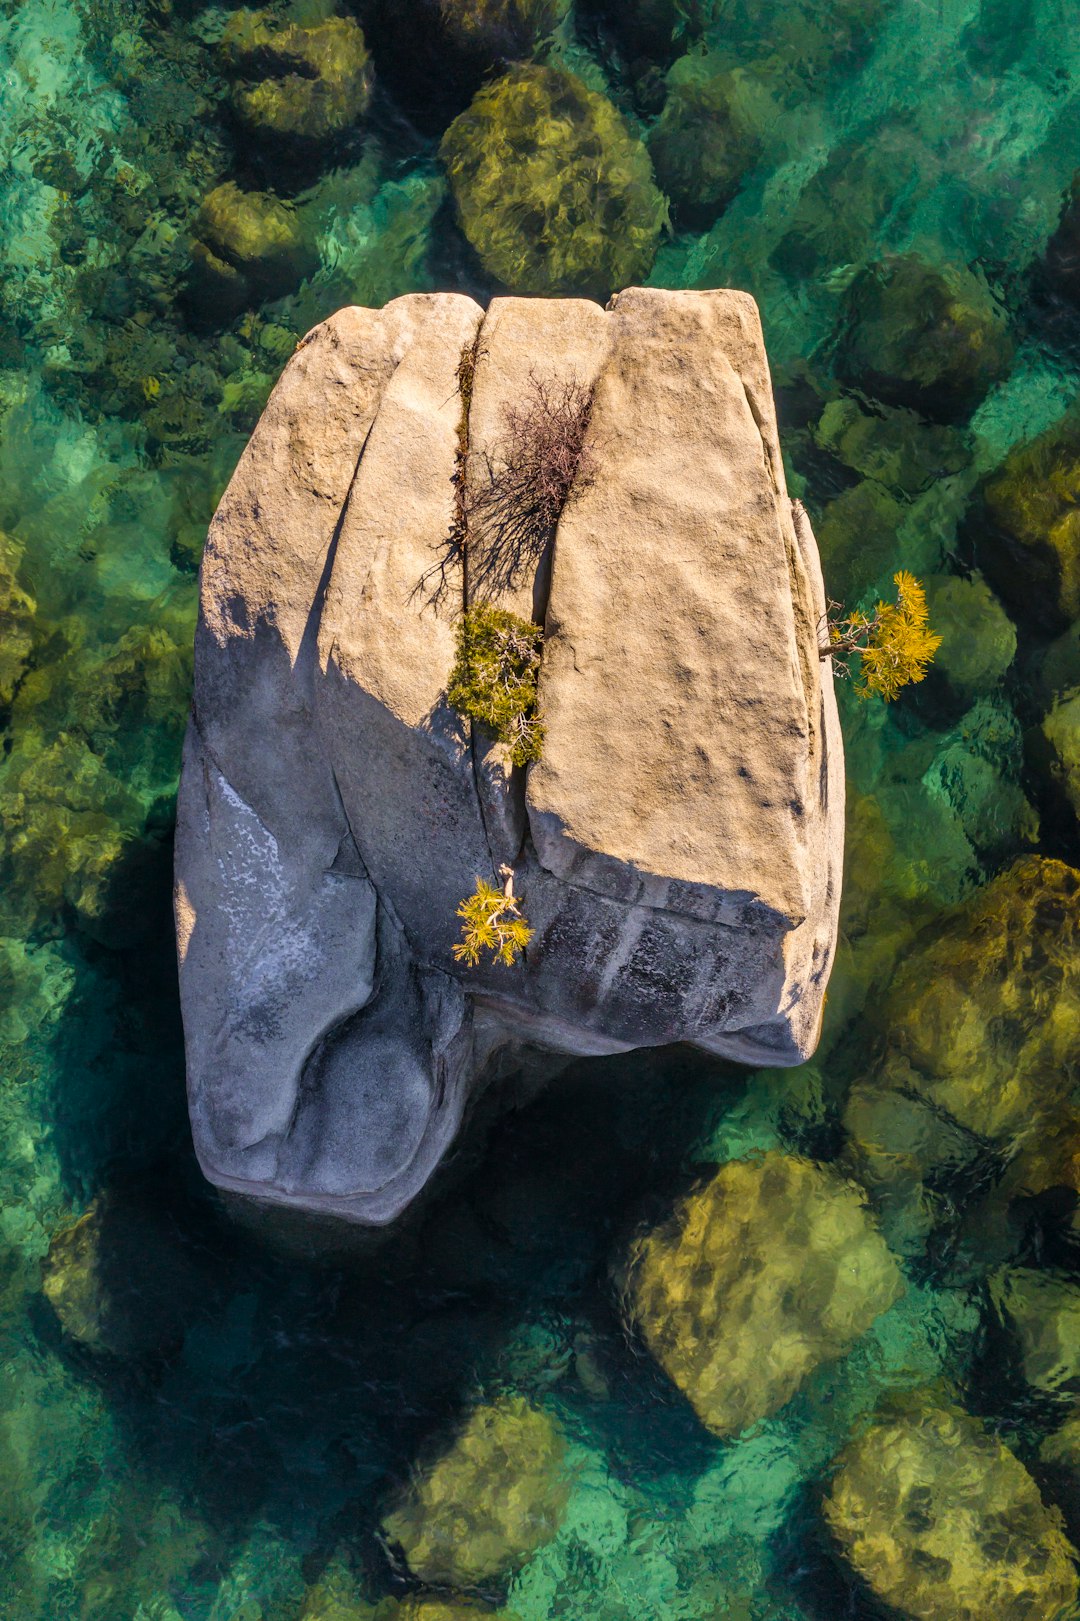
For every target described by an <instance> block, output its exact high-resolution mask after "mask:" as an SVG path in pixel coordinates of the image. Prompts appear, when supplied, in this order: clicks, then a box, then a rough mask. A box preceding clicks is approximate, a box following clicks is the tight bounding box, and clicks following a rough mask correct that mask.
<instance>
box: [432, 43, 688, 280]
mask: <svg viewBox="0 0 1080 1621" xmlns="http://www.w3.org/2000/svg"><path fill="white" fill-rule="evenodd" d="M440 151H441V155H442V160H443V162H444V164H445V165H446V171H447V174H448V175H449V178H450V189H451V191H452V192H453V195H454V202H455V205H456V207H457V212H458V218H459V219H460V221H461V228H462V230H463V231H464V233H465V235H466V237H467V238H468V239H469V242H470V243H471V245H472V247H473V248H474V249H475V251H476V253H477V254H478V256H479V258H480V259H481V261H482V262H483V265H484V268H485V269H486V270H487V271H488V272H489V273H490V274H491V275H492V276H495V277H497V278H498V280H499V281H500V282H502V283H503V285H504V286H506V287H509V288H511V289H512V290H513V291H514V292H522V293H581V294H585V295H589V296H591V297H598V298H606V296H607V295H608V293H610V292H611V290H612V288H614V287H623V286H625V285H626V283H627V282H632V281H637V280H639V279H641V278H643V277H645V276H647V275H648V273H649V270H650V269H651V267H652V262H653V258H654V256H655V253H656V248H657V244H658V242H659V239H660V232H661V229H662V228H663V225H664V223H665V219H666V207H665V204H664V199H663V198H662V197H661V195H660V193H659V192H658V191H657V189H656V186H655V184H654V182H653V174H652V165H651V164H650V162H649V154H648V152H647V151H646V150H645V148H644V146H642V144H641V142H640V141H639V140H637V138H636V137H635V136H634V135H632V134H631V133H630V130H629V128H628V127H627V125H626V123H625V122H624V120H623V118H622V116H621V114H620V113H618V112H617V111H616V109H615V108H614V107H613V106H612V104H611V102H610V101H608V100H607V99H606V98H605V97H604V96H601V95H599V94H598V93H597V91H595V90H590V89H589V88H588V87H587V86H586V85H585V84H583V83H582V81H581V80H580V79H578V78H576V77H575V76H574V75H573V74H572V73H565V72H563V71H562V70H561V69H559V68H545V67H518V68H514V69H512V70H511V71H510V72H509V73H506V74H504V75H503V77H502V78H500V79H496V80H495V81H494V83H492V84H489V85H486V86H485V87H484V89H483V90H481V91H480V92H479V94H478V95H477V96H476V97H475V98H474V100H473V102H472V104H471V105H470V106H469V107H468V108H466V110H465V111H464V112H463V113H462V114H460V116H459V117H458V118H456V119H455V120H454V122H453V123H452V124H451V126H450V128H449V129H448V130H447V132H446V134H445V136H444V137H443V141H442V146H441V148H440Z"/></svg>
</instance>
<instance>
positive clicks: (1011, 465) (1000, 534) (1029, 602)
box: [976, 412, 1080, 629]
mask: <svg viewBox="0 0 1080 1621" xmlns="http://www.w3.org/2000/svg"><path fill="white" fill-rule="evenodd" d="M983 508H984V510H983V513H982V514H981V515H980V516H981V518H982V524H981V526H980V528H979V531H978V533H977V535H976V542H977V545H978V550H979V559H980V562H981V563H982V565H983V567H984V569H985V570H986V573H987V574H988V575H989V576H990V578H991V580H992V582H993V584H994V586H995V587H996V588H997V590H998V591H1000V593H1001V595H1002V596H1003V597H1004V599H1005V600H1006V602H1008V603H1009V604H1010V605H1011V606H1012V607H1013V608H1014V609H1015V610H1016V612H1017V613H1018V614H1020V615H1022V616H1023V617H1024V618H1025V619H1028V620H1032V621H1034V622H1035V623H1036V624H1038V625H1040V626H1045V627H1047V628H1052V629H1057V628H1059V627H1060V626H1062V625H1063V624H1064V623H1065V622H1067V621H1071V620H1074V619H1077V618H1080V414H1078V413H1075V412H1074V413H1071V414H1070V415H1068V416H1066V417H1065V418H1063V419H1062V421H1060V422H1058V423H1055V425H1054V426H1053V427H1052V428H1048V429H1047V431H1046V432H1045V433H1042V434H1039V436H1038V437H1037V438H1035V439H1032V440H1030V441H1029V442H1028V443H1027V444H1025V445H1018V446H1017V447H1016V449H1015V450H1012V451H1010V453H1009V455H1008V456H1007V457H1006V458H1005V460H1004V462H1003V463H1002V465H1001V466H1000V468H998V470H997V471H996V472H995V473H994V474H992V475H991V477H990V478H989V479H988V480H987V482H986V484H985V486H984V488H983Z"/></svg>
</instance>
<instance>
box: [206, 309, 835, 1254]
mask: <svg viewBox="0 0 1080 1621" xmlns="http://www.w3.org/2000/svg"><path fill="white" fill-rule="evenodd" d="M538 389H539V390H540V393H539V394H538V393H537V390H538ZM545 389H546V390H547V394H546V396H545V395H544V390H545ZM567 391H569V393H567ZM541 397H546V398H547V400H548V402H549V406H550V401H551V400H553V399H554V400H555V401H556V403H557V402H558V401H559V400H566V399H569V400H570V401H571V403H572V402H573V401H578V402H579V405H580V403H581V402H582V401H584V403H585V407H587V410H588V413H589V414H588V425H587V430H586V432H585V439H584V441H583V443H584V448H585V449H587V452H588V458H589V472H588V476H587V477H586V476H585V475H584V474H582V476H581V477H580V478H577V477H576V475H575V478H576V482H575V481H574V480H572V481H571V484H570V487H569V493H568V494H567V495H566V497H565V505H564V506H563V509H562V511H561V515H558V513H557V512H554V511H552V512H548V513H547V515H546V516H545V517H543V521H542V522H539V523H538V521H537V519H536V514H535V510H534V505H533V502H532V494H531V492H532V491H533V490H534V487H535V485H534V481H533V479H532V476H531V473H530V474H529V476H528V477H526V478H525V479H524V481H523V486H522V487H523V489H524V492H525V495H526V497H528V500H527V504H526V508H525V509H522V508H521V507H520V505H515V501H516V500H518V497H515V496H514V494H513V491H514V489H515V487H516V486H515V485H514V477H515V476H517V475H516V474H514V469H515V468H516V469H518V472H520V470H521V468H522V467H524V468H525V469H526V471H527V472H528V470H529V469H530V468H532V467H533V463H532V462H530V461H529V459H528V458H529V455H533V454H534V452H535V446H536V444H537V443H540V444H542V445H544V446H547V447H549V448H547V449H545V450H544V453H543V454H544V456H545V457H546V456H548V455H549V454H550V455H552V456H555V455H556V453H557V452H558V454H560V455H561V454H562V451H561V450H560V448H559V446H560V441H559V440H558V436H557V435H556V436H555V439H554V441H553V440H552V438H551V435H550V433H549V432H548V430H549V429H550V428H551V423H552V421H554V422H555V423H556V425H558V423H559V422H560V421H562V420H563V419H561V418H559V417H558V415H557V413H556V416H555V417H554V418H552V417H550V416H548V417H545V418H544V421H543V422H542V423H541V424H540V426H541V427H542V428H543V432H542V433H539V434H538V433H537V425H536V420H535V412H537V411H541V406H540V405H539V404H538V401H539V399H540V398H541ZM523 401H525V402H530V401H531V402H532V404H531V406H530V409H531V410H532V411H533V413H534V416H533V419H532V422H533V425H532V427H531V428H530V427H528V425H527V423H526V427H525V428H522V425H521V417H520V409H521V405H522V402H523ZM544 409H547V407H545V408H544ZM551 409H554V407H551ZM574 409H575V410H577V409H578V406H575V407H574ZM575 420H578V419H577V418H575ZM579 426H580V423H579ZM523 435H524V438H523V437H522V436H523ZM530 435H531V436H532V437H530ZM545 436H546V437H545ZM523 446H524V448H523ZM552 446H553V448H551V447H552ZM530 447H532V448H530ZM563 449H565V447H563ZM582 453H583V454H584V451H583V452H582ZM507 469H509V472H507ZM511 475H513V476H511ZM491 477H497V478H498V479H499V480H502V483H501V484H499V486H498V488H499V489H501V490H502V492H503V496H505V498H506V499H505V501H503V500H502V497H500V500H495V501H492V500H489V499H487V494H486V493H485V492H487V493H490V492H489V485H490V479H491ZM556 482H557V481H556ZM477 492H479V493H477ZM481 497H483V499H481ZM500 501H502V504H501V505H500ZM478 592H480V593H481V595H482V598H483V600H484V601H485V602H486V603H487V604H488V605H491V606H496V607H499V608H500V609H502V610H509V611H511V612H513V613H515V614H518V615H519V616H522V617H524V618H528V619H533V620H535V621H536V622H537V623H538V624H542V625H543V626H544V637H543V641H542V646H541V657H540V665H539V686H538V694H537V696H538V702H539V709H540V713H541V715H542V721H543V728H544V739H543V746H542V751H541V754H540V758H539V759H538V760H534V762H533V763H532V764H529V765H528V767H527V768H523V767H521V766H513V765H512V764H511V763H510V758H509V755H508V751H507V748H506V745H505V744H504V743H501V742H499V741H498V740H497V739H496V738H495V737H494V734H492V733H491V732H489V731H488V730H487V729H486V727H485V726H484V724H483V723H482V722H481V721H480V720H477V721H475V722H473V723H470V722H468V721H466V720H465V719H464V718H463V716H462V715H460V714H458V713H457V712H456V711H455V710H454V709H452V708H451V707H450V705H449V703H448V701H447V690H448V685H449V678H450V675H451V671H452V669H453V667H454V663H455V649H456V642H457V632H458V627H459V625H460V623H461V609H462V603H463V602H464V601H465V600H467V599H469V600H470V601H471V600H473V599H475V598H476V595H477V593H478ZM823 612H824V595H823V591H822V586H821V579H820V573H819V569H818V562H817V553H816V547H815V544H814V539H813V535H812V534H811V532H810V529H809V525H808V524H807V522H806V518H805V514H803V512H802V510H801V509H799V508H793V506H792V504H791V502H790V501H789V500H788V497H787V493H786V489H785V485H784V475H783V469H782V462H781V458H780V452H779V446H778V443H777V439H776V429H775V419H774V416H773V406H772V398H771V393H770V389H769V379H768V371H767V366H766V362H765V355H764V349H763V346H762V341H761V332H760V327H759V324H758V318H757V311H756V309H755V307H754V304H753V302H752V300H751V299H749V298H748V297H747V296H746V295H744V294H740V293H695V292H687V293H669V292H660V291H653V290H643V289H634V290H631V291H629V292H626V293H623V294H620V295H619V297H618V298H617V299H616V300H614V301H613V303H612V305H611V307H610V308H609V309H608V310H607V311H605V310H603V309H601V308H600V307H599V306H598V305H595V304H590V303H587V302H584V301H563V302H550V303H549V302H544V301H542V300H535V299H496V300H495V301H494V302H493V303H492V304H491V306H490V308H489V310H488V312H487V313H486V315H485V314H484V312H482V311H481V310H480V308H479V306H478V305H476V304H474V303H473V302H472V301H471V300H470V299H468V298H464V297H460V296H457V295H434V296H422V295H420V296H412V297H407V298H402V299H398V300H396V301H395V302H393V303H392V304H389V305H388V306H387V307H386V308H385V309H383V310H381V311H371V310H363V309H350V310H344V311H342V312H341V313H340V314H339V315H337V316H335V317H333V318H332V319H331V320H330V321H327V322H326V323H324V324H323V325H322V326H320V327H317V328H316V329H315V331H314V332H313V333H311V334H310V335H309V337H308V338H307V339H306V340H305V341H304V342H303V343H302V344H301V346H300V348H299V351H298V353H297V354H296V356H295V358H294V359H293V360H292V361H291V363H290V364H289V366H288V367H287V368H286V371H285V373H284V376H283V378H282V380H281V382H280V383H279V384H278V386H277V388H276V390H275V391H274V394H273V396H272V398H271V400H270V403H269V405H268V406H267V409H266V412H265V414H264V416H263V418H262V421H261V422H260V424H259V426H258V428H257V429H256V432H255V434H254V437H253V438H252V441H251V443H250V445H249V446H248V448H247V450H246V452H245V454H244V456H243V458H242V459H241V462H240V465H239V467H238V468H237V471H236V474H235V476H234V478H233V481H232V483H231V485H230V486H229V489H228V491H227V492H226V495H225V497H224V499H223V501H222V504H221V506H220V508H219V510H218V513H217V515H216V517H215V519H214V522H213V525H212V526H211V530H210V535H209V538H208V541H207V547H206V551H205V555H204V558H203V566H202V603H201V614H200V620H199V625H198V629H197V632H196V659H195V666H196V673H195V703H194V709H193V715H192V720H191V725H190V728H189V733H188V739H187V745H186V751H185V761H184V767H183V773H182V781H181V790H180V800H179V806H178V827H177V864H176V918H177V935H178V944H179V954H180V979H181V996H182V1002H183V1010H184V1020H185V1031H186V1040H187V1058H188V1081H189V1098H190V1107H191V1117H192V1125H193V1130H194V1137H195V1144H196V1149H197V1152H198V1154H199V1158H200V1161H201V1163H202V1165H203V1167H204V1169H205V1171H206V1173H207V1175H208V1176H209V1177H210V1178H211V1179H212V1180H213V1181H214V1182H216V1183H218V1184H219V1185H221V1186H223V1187H226V1188H230V1189H234V1190H236V1191H238V1192H246V1193H249V1194H253V1195H255V1196H258V1197H262V1198H265V1199H272V1200H275V1201H278V1202H281V1203H285V1204H291V1205H294V1206H300V1207H302V1208H305V1209H309V1210H323V1211H327V1212H332V1213H337V1214H340V1215H342V1216H345V1217H347V1218H349V1219H352V1220H355V1221H364V1222H383V1221H387V1220H390V1219H391V1218H392V1217H393V1216H395V1215H396V1214H397V1213H398V1212H399V1211H400V1210H402V1209H403V1208H404V1206H405V1205H406V1204H407V1203H408V1202H409V1201H410V1200H411V1199H412V1198H413V1197H414V1195H415V1194H416V1193H417V1192H418V1191H419V1190H420V1188H421V1187H423V1185H424V1184H425V1183H426V1181H427V1180H428V1178H429V1177H430V1175H431V1174H432V1172H433V1170H434V1169H435V1166H436V1165H437V1164H438V1162H439V1160H440V1159H441V1157H442V1155H443V1154H444V1152H445V1151H446V1149H447V1147H448V1146H449V1144H450V1142H451V1141H452V1140H453V1138H454V1135H455V1133H456V1131H457V1128H458V1125H459V1122H460V1120H461V1117H462V1113H463V1111H464V1108H465V1106H466V1103H467V1102H468V1100H469V1098H470V1096H471V1095H473V1094H474V1093H475V1091H476V1089H477V1087H478V1085H479V1084H481V1083H482V1082H483V1080H484V1079H485V1077H487V1076H488V1075H490V1074H491V1073H492V1066H493V1065H494V1063H495V1062H496V1057H497V1055H498V1054H499V1053H503V1054H505V1055H507V1056H509V1055H511V1054H512V1053H513V1052H514V1051H515V1050H519V1049H521V1047H522V1046H523V1045H528V1046H531V1047H532V1048H534V1049H540V1050H541V1051H542V1052H546V1053H548V1054H551V1053H557V1054H566V1053H576V1054H592V1053H605V1052H606V1053H612V1052H621V1051H626V1050H627V1049H629V1048H632V1047H640V1046H655V1045H661V1044H664V1043H668V1042H673V1041H689V1042H692V1043H694V1044H695V1045H697V1046H698V1047H701V1048H703V1049H704V1050H706V1051H709V1052H713V1053H717V1054H719V1055H721V1056H724V1057H728V1058H733V1059H736V1060H739V1061H743V1062H748V1063H753V1064H760V1063H769V1064H776V1063H779V1064H792V1063H798V1062H800V1061H801V1060H802V1059H803V1058H805V1057H806V1056H808V1054H809V1053H810V1052H811V1051H812V1050H813V1048H814V1045H815V1043H816V1040H817V1034H818V1028H819V1023H820V1016H821V1007H822V998H823V994H824V989H825V984H826V982H827V979H828V974H829V969H830V966H831V961H832V956H833V951H834V948H835V935H836V913H837V908H838V904H839V889H840V871H841V865H842V849H841V845H842V817H843V800H844V793H843V758H842V751H841V742H840V737H839V732H838V727H837V722H836V711H835V703H834V698H833V692H832V677H831V671H830V667H829V664H828V662H827V661H826V662H824V663H823V662H822V661H821V660H820V659H819V657H818V649H817V626H818V623H819V621H820V618H821V616H822V614H823ZM748 624H751V625H753V626H755V627H756V632H755V634H754V635H752V636H749V637H748V636H747V634H746V628H747V625H748ZM503 867H508V868H509V869H511V871H512V873H513V882H514V886H515V893H516V894H517V895H518V896H519V897H522V898H523V900H522V905H523V910H524V913H525V916H526V918H527V921H528V925H529V926H530V928H531V929H532V931H533V932H532V935H531V937H530V939H529V941H528V945H527V947H526V949H525V951H524V954H523V955H521V956H519V957H518V958H517V959H516V960H515V961H513V962H512V963H511V964H510V965H509V966H508V965H506V964H504V963H501V962H492V961H488V960H487V959H486V958H482V959H481V960H480V961H479V962H478V963H476V964H469V963H467V962H463V961H461V960H460V959H459V957H458V956H457V955H456V952H455V948H456V947H457V946H458V945H459V941H460V927H461V919H460V917H459V916H458V915H457V909H458V907H459V906H460V905H461V904H462V902H463V901H464V899H465V898H466V897H468V896H469V895H471V894H472V892H473V891H474V889H475V886H476V883H477V880H478V879H483V880H484V881H485V882H487V883H489V884H490V883H493V882H494V883H496V884H498V885H501V882H502V878H501V875H500V868H503ZM546 1061H547V1060H545V1062H546ZM503 1067H504V1070H505V1068H506V1064H505V1062H504V1064H503Z"/></svg>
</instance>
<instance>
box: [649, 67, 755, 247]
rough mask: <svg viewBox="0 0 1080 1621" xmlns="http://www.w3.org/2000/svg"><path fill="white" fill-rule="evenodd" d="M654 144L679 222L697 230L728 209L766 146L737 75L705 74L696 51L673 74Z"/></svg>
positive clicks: (654, 155) (652, 139)
mask: <svg viewBox="0 0 1080 1621" xmlns="http://www.w3.org/2000/svg"><path fill="white" fill-rule="evenodd" d="M648 145H649V155H650V157H651V158H652V161H653V168H654V169H655V170H656V178H657V181H658V183H659V185H660V188H661V190H663V191H664V192H666V194H667V196H668V199H669V200H670V202H671V203H672V205H673V208H674V211H675V218H676V221H677V223H679V224H680V225H686V226H689V227H691V228H692V229H695V230H707V229H708V228H709V226H710V225H712V223H713V221H714V220H715V219H717V217H718V216H719V215H720V214H722V213H723V211H724V209H725V208H726V207H727V205H728V203H729V202H730V201H731V199H732V198H733V197H734V195H735V193H736V192H737V191H738V189H739V186H740V185H741V184H742V180H743V177H744V175H745V174H746V173H747V171H748V170H750V169H752V168H753V166H754V164H755V163H756V162H757V160H758V156H759V154H760V152H761V142H760V140H759V138H758V136H757V134H756V133H755V131H754V130H753V129H752V127H751V125H750V123H749V121H748V119H747V117H746V115H745V113H744V112H743V111H742V109H741V107H740V104H739V84H738V79H737V78H736V76H735V75H734V74H732V73H714V74H703V73H702V72H701V71H700V66H699V59H698V58H696V57H684V58H683V60H682V61H681V62H678V63H676V65H675V67H674V68H673V69H672V70H671V73H670V74H669V75H668V94H667V100H666V102H665V103H664V110H663V112H662V113H661V115H660V118H659V119H658V120H657V122H656V123H655V124H654V125H653V127H652V129H651V130H650V132H649V138H648Z"/></svg>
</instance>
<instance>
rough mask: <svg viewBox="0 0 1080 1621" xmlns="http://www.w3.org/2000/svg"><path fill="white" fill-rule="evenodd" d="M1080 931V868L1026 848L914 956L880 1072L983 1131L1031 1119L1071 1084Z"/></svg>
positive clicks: (1078, 1031)
mask: <svg viewBox="0 0 1080 1621" xmlns="http://www.w3.org/2000/svg"><path fill="white" fill-rule="evenodd" d="M1078 935H1080V873H1078V872H1076V871H1075V870H1074V869H1073V868H1072V867H1067V866H1066V865H1065V864H1064V863H1063V862H1060V861H1051V860H1047V859H1046V858H1044V857H1041V856H1025V857H1022V858H1021V859H1020V860H1019V861H1017V862H1015V863H1014V864H1013V866H1011V867H1010V868H1009V869H1008V870H1007V871H1006V872H1004V873H1002V874H1001V875H1000V876H999V877H998V878H995V879H994V880H993V881H992V882H991V883H989V884H987V885H986V886H985V888H984V889H982V890H980V891H979V893H978V894H977V895H976V897H975V898H974V900H973V901H972V902H971V903H970V904H969V905H967V906H966V907H964V908H963V909H962V910H961V911H959V912H957V913H956V914H954V916H953V918H952V920H951V922H949V923H946V925H945V926H944V927H943V928H942V927H937V926H935V928H934V929H933V931H932V934H931V937H930V938H929V939H928V940H927V941H926V944H925V945H924V946H923V947H922V949H919V948H918V947H916V949H915V950H914V951H912V952H911V953H910V954H909V956H908V957H907V959H906V961H905V963H904V966H903V967H902V969H901V971H900V973H899V974H898V975H897V977H896V979H895V980H894V982H893V985H892V988H891V990H890V993H889V997H888V1002H887V1005H886V1008H885V1011H884V1020H883V1023H884V1028H885V1029H886V1030H887V1031H888V1033H889V1034H888V1048H887V1052H886V1058H885V1062H884V1065H883V1067H882V1071H881V1075H882V1076H888V1077H889V1078H890V1079H891V1081H892V1082H893V1083H894V1084H895V1085H897V1086H899V1087H901V1089H902V1090H904V1091H906V1092H907V1093H908V1094H909V1095H912V1096H917V1097H919V1098H921V1099H923V1100H925V1101H926V1102H927V1103H929V1104H930V1105H931V1106H932V1107H933V1108H934V1109H936V1110H939V1111H942V1112H943V1113H944V1114H946V1115H948V1116H949V1117H950V1118H951V1119H952V1120H954V1121H956V1122H957V1123H958V1124H959V1125H961V1126H962V1127H964V1128H965V1129H966V1130H968V1131H970V1132H972V1133H975V1134H977V1135H978V1136H979V1137H980V1138H982V1139H984V1140H985V1139H991V1140H997V1141H999V1142H1009V1141H1011V1140H1012V1139H1013V1138H1014V1137H1016V1136H1017V1135H1018V1134H1023V1133H1026V1132H1029V1131H1031V1130H1032V1129H1033V1128H1034V1127H1035V1126H1036V1125H1037V1124H1038V1122H1039V1120H1040V1119H1042V1118H1044V1117H1046V1116H1048V1115H1049V1114H1051V1113H1052V1112H1053V1111H1054V1110H1055V1109H1056V1108H1057V1107H1058V1106H1059V1105H1060V1104H1061V1103H1062V1102H1063V1101H1064V1098H1065V1097H1066V1096H1067V1094H1068V1092H1069V1090H1070V1087H1071V1070H1072V1067H1073V1066H1074V1064H1075V1059H1076V1055H1077V1051H1078V1049H1080V938H1078Z"/></svg>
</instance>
